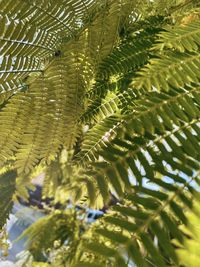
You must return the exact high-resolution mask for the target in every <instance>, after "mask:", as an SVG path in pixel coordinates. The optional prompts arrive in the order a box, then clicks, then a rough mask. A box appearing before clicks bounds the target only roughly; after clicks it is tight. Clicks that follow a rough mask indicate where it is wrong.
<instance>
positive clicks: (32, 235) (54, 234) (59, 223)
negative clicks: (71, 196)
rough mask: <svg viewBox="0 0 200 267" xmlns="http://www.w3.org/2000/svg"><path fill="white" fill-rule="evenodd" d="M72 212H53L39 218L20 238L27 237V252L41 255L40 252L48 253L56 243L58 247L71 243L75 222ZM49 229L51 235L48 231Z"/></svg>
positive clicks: (74, 232)
mask: <svg viewBox="0 0 200 267" xmlns="http://www.w3.org/2000/svg"><path fill="white" fill-rule="evenodd" d="M73 212H74V211H67V212H64V211H54V212H52V214H51V215H46V216H44V217H42V218H40V219H39V220H38V221H37V222H36V223H34V224H33V225H31V226H30V227H28V228H27V229H26V230H25V231H24V232H23V234H22V235H21V236H20V238H23V237H28V240H27V245H28V247H29V250H30V251H31V252H32V253H33V254H34V255H35V256H36V255H40V254H41V250H44V251H46V252H48V249H50V248H52V247H53V246H54V242H55V241H56V242H57V243H58V244H59V246H61V245H62V244H63V242H64V241H66V240H68V242H71V241H72V240H71V239H73V238H74V237H75V236H74V234H76V231H74V230H76V227H78V223H77V225H76V221H75V220H74V216H75V215H74V214H73ZM50 229H51V235H49V230H50Z"/></svg>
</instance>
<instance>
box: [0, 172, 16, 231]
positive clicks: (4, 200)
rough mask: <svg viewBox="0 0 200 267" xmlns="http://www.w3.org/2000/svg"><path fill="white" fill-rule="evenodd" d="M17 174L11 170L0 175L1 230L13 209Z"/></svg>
mask: <svg viewBox="0 0 200 267" xmlns="http://www.w3.org/2000/svg"><path fill="white" fill-rule="evenodd" d="M15 178H16V172H15V171H13V170H11V171H7V172H5V173H2V174H1V175H0V210H1V212H0V230H1V228H2V227H3V226H4V224H5V223H6V220H7V219H8V218H9V214H10V212H11V210H12V207H13V195H14V193H15Z"/></svg>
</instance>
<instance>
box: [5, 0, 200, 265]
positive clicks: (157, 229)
mask: <svg viewBox="0 0 200 267" xmlns="http://www.w3.org/2000/svg"><path fill="white" fill-rule="evenodd" d="M162 7H163V10H162V12H161V13H160V14H159V12H160V10H161V8H162ZM196 7H198V3H197V1H196V0H192V1H171V0H168V1H165V3H164V2H163V1H141V0H137V1H131V0H117V1H114V0H104V1H99V0H86V1H84V0H78V1H75V0H70V1H67V0H57V1H56V0H55V1H47V0H41V1H37V0H34V1H29V0H28V1H22V0H16V1H14V2H13V1H11V0H6V1H5V0H0V8H1V15H0V26H1V27H0V28H1V29H0V46H1V48H0V63H1V66H0V83H1V84H0V102H1V106H0V121H1V125H0V160H1V166H4V164H5V162H7V161H8V160H10V159H12V162H13V165H12V167H13V166H14V168H15V169H16V171H17V172H18V175H20V177H22V178H20V179H19V178H18V179H17V183H18V184H17V185H16V188H18V187H19V186H21V185H22V181H23V179H27V181H30V179H31V178H32V177H33V176H29V175H30V174H31V172H32V171H33V169H34V168H35V167H36V166H38V165H39V166H41V168H42V172H46V174H45V173H43V176H44V190H43V196H44V197H49V198H51V199H52V203H51V204H53V203H56V202H59V203H60V204H61V205H60V206H61V209H63V205H66V204H68V203H73V204H74V205H79V204H80V203H82V202H81V201H82V199H85V200H86V201H87V203H89V205H90V207H98V208H103V210H106V211H107V213H108V214H107V215H105V216H104V217H103V218H102V219H101V220H100V221H99V223H98V222H97V223H96V224H94V226H92V227H82V226H83V225H84V223H83V220H82V217H81V216H82V215H81V214H79V215H80V219H81V220H80V221H77V217H76V214H75V213H76V212H74V213H67V212H65V211H63V210H62V211H55V210H53V209H52V210H51V209H50V211H51V214H50V215H48V216H46V217H45V218H42V219H41V220H39V221H38V222H37V223H36V224H34V225H32V226H31V227H30V228H29V229H28V230H26V232H25V233H24V235H23V236H26V235H29V236H30V240H29V250H30V251H31V252H32V253H33V256H34V257H35V258H37V256H38V255H39V257H40V256H44V255H45V256H46V255H47V254H46V253H48V251H47V250H48V249H49V248H50V249H56V248H55V247H54V245H55V241H56V240H57V241H58V243H59V242H60V243H59V248H63V249H64V251H65V252H66V251H68V252H69V253H71V255H72V256H73V259H72V257H70V256H69V257H68V256H66V257H65V258H63V262H64V264H65V265H66V264H67V265H69V266H79V267H81V266H87V267H89V266H91V267H92V266H93V267H94V266H105V267H107V266H109V267H111V266H113V267H114V266H115V267H116V266H118V267H125V266H129V265H131V264H132V265H137V266H139V267H140V266H141V267H144V266H150V265H151V264H152V265H153V266H159V267H160V266H161V267H164V266H169V265H175V266H177V265H178V264H179V258H178V257H177V255H176V254H175V249H174V247H173V245H172V243H171V239H175V238H176V239H177V240H178V241H179V242H182V241H183V233H182V232H181V231H180V229H179V227H178V225H179V224H187V218H186V216H185V213H184V211H185V209H187V208H191V207H192V200H193V198H195V196H196V195H195V194H194V192H195V191H196V190H198V188H197V185H196V184H195V182H198V181H199V180H198V179H199V178H198V177H199V171H200V164H199V159H200V154H199V151H200V143H199V141H200V137H199V136H200V85H199V80H200V71H199V68H200V53H199V45H200V39H199V35H200V31H199V26H200V24H199V22H198V16H199V14H198V13H197V11H195V12H196V13H195V12H194V9H195V8H196ZM179 9H180V10H181V12H180V16H181V19H178V17H179V16H176V14H177V12H178V10H179ZM190 9H191V16H192V17H191V18H188V11H189V10H190ZM182 10H183V12H182ZM184 10H185V11H184ZM184 12H186V15H185V17H184ZM165 14H166V16H165ZM63 151H65V152H63ZM14 174H15V172H14V171H10V172H7V173H6V174H2V175H1V177H0V190H1V187H2V185H3V187H2V188H3V189H2V191H3V193H2V194H1V195H0V198H1V196H3V198H4V195H5V194H6V196H7V197H8V198H9V200H8V198H7V197H5V199H3V200H2V205H1V209H2V210H3V212H2V213H1V214H0V217H1V222H2V223H1V224H0V226H1V227H2V225H3V224H4V223H5V221H6V218H7V214H8V212H9V211H10V208H11V201H12V195H13V192H14V190H15V185H14V176H15V175H14ZM28 176H29V177H28ZM12 177H13V178H12ZM10 179H13V181H12V183H11V186H10V187H9V190H8V188H7V185H8V184H7V183H9V181H10ZM1 180H2V183H1ZM4 183H5V186H4ZM26 185H27V182H24V186H26ZM5 188H6V189H5ZM10 190H11V191H12V192H11V191H10ZM8 191H9V192H8ZM22 191H23V190H22ZM22 191H21V192H22ZM5 192H6V193H5ZM85 203H86V202H85ZM116 203H117V204H116ZM80 205H81V204H80ZM111 206H113V207H112V208H111ZM78 218H79V217H78ZM80 225H82V226H81V228H80V227H79V226H80ZM50 228H51V229H52V231H51V235H49V229H50ZM73 228H74V229H73ZM87 228H90V229H89V230H87ZM73 231H74V233H73ZM80 233H81V235H82V234H83V240H82V239H81V241H80V240H79V237H80V235H79V234H80ZM84 237H85V238H87V241H86V242H85V240H84ZM88 237H90V240H89V242H88ZM65 241H66V242H65ZM67 242H68V243H67ZM70 246H71V248H70ZM77 248H78V250H77ZM65 249H66V250H65ZM58 254H59V253H58ZM66 254H67V253H66ZM44 260H46V259H44Z"/></svg>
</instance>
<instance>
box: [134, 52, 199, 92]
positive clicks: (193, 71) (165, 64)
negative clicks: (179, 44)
mask: <svg viewBox="0 0 200 267" xmlns="http://www.w3.org/2000/svg"><path fill="white" fill-rule="evenodd" d="M199 65H200V54H199V53H196V52H192V53H189V52H188V53H178V52H172V53H169V54H166V55H161V56H160V57H159V58H154V59H151V60H150V61H149V64H148V65H146V67H145V68H143V69H142V70H141V71H140V72H139V73H138V74H139V77H137V78H136V79H134V80H133V83H132V84H133V86H134V87H136V88H138V89H140V88H145V89H146V90H148V91H151V90H155V89H156V90H158V91H160V90H164V91H168V90H169V88H170V86H172V87H175V88H179V87H182V86H184V85H185V84H191V83H192V82H198V81H199V78H200V74H199Z"/></svg>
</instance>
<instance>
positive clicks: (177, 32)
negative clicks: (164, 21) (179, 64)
mask: <svg viewBox="0 0 200 267" xmlns="http://www.w3.org/2000/svg"><path fill="white" fill-rule="evenodd" d="M199 29H200V23H199V22H198V21H192V22H191V23H189V24H187V25H180V26H174V27H173V28H169V27H168V28H166V29H165V31H164V32H162V33H160V34H158V38H159V43H158V44H157V45H155V46H154V49H160V50H163V49H164V48H175V49H177V50H179V51H180V52H185V51H186V50H187V51H190V52H192V51H197V50H198V49H199V45H200V39H199V34H200V30H199Z"/></svg>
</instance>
